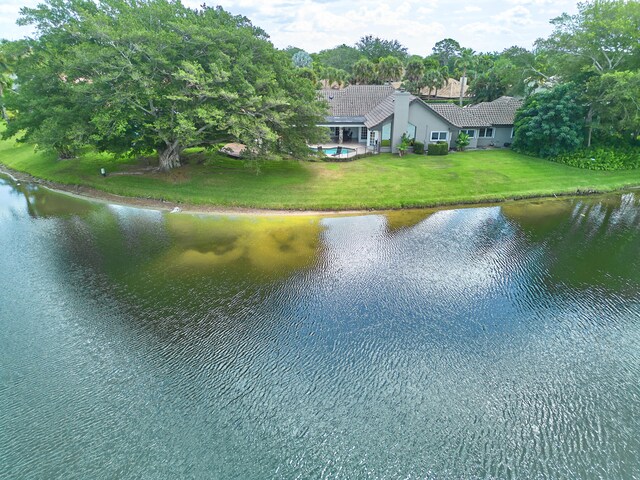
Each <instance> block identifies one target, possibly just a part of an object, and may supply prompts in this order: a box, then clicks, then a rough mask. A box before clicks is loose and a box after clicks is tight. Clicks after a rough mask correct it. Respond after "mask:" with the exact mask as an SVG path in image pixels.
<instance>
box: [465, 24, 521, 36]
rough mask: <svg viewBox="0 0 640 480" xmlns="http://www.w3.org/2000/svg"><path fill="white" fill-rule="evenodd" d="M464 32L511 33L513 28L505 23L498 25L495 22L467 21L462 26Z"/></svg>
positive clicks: (485, 33)
mask: <svg viewBox="0 0 640 480" xmlns="http://www.w3.org/2000/svg"><path fill="white" fill-rule="evenodd" d="M460 30H461V31H463V32H468V33H472V34H484V35H500V34H504V33H511V32H512V30H511V29H510V28H508V27H505V26H504V25H496V23H495V22H473V23H467V24H466V25H463V26H462V27H460Z"/></svg>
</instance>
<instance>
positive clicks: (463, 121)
mask: <svg viewBox="0 0 640 480" xmlns="http://www.w3.org/2000/svg"><path fill="white" fill-rule="evenodd" d="M320 94H321V96H322V97H323V98H324V99H325V100H326V101H327V103H328V104H329V109H330V111H329V115H328V116H327V117H325V119H326V121H325V123H323V124H322V126H325V127H329V128H330V130H331V137H332V138H333V140H334V141H336V142H337V143H339V144H343V143H345V142H358V143H361V144H365V145H366V146H367V147H371V148H380V150H381V151H392V152H394V153H395V152H397V147H398V145H399V144H400V141H401V139H402V135H403V134H405V133H406V134H407V136H409V138H412V139H415V140H417V141H419V142H423V143H425V144H428V143H433V142H436V141H445V142H447V144H448V145H449V147H452V146H455V140H456V139H457V137H458V135H459V133H460V132H461V131H464V132H465V133H467V134H468V135H469V136H470V137H471V138H470V140H471V142H470V145H469V147H470V148H474V147H476V146H484V145H485V143H486V142H485V140H486V136H487V135H488V134H492V135H493V132H494V130H492V129H493V128H494V127H493V124H492V123H491V122H489V121H487V120H484V119H483V118H482V117H481V116H478V115H475V114H474V113H473V112H472V111H471V110H470V109H465V108H460V107H458V106H457V105H453V104H449V103H447V104H443V103H440V104H429V103H425V102H424V101H422V100H421V99H420V98H418V97H416V96H414V95H411V94H410V93H408V92H404V91H400V90H396V89H395V88H394V87H393V86H391V85H350V86H348V87H346V88H343V89H341V90H334V89H325V90H321V91H320ZM492 103H493V102H492ZM514 112H515V110H514ZM501 126H502V125H501ZM511 126H513V121H512V124H511Z"/></svg>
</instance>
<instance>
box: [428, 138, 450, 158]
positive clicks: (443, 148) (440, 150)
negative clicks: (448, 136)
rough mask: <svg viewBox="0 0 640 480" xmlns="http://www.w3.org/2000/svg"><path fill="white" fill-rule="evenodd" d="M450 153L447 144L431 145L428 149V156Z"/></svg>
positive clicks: (440, 142)
mask: <svg viewBox="0 0 640 480" xmlns="http://www.w3.org/2000/svg"><path fill="white" fill-rule="evenodd" d="M448 153H449V145H448V144H447V142H443V141H439V142H438V143H430V144H429V145H428V147H427V155H447V154H448Z"/></svg>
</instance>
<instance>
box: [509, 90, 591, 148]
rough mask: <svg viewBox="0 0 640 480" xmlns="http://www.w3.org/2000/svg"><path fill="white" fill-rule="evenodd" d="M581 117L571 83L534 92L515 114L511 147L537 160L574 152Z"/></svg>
mask: <svg viewBox="0 0 640 480" xmlns="http://www.w3.org/2000/svg"><path fill="white" fill-rule="evenodd" d="M584 118H585V107H584V105H583V104H582V103H581V101H580V94H579V93H578V91H577V90H576V86H575V85H574V84H571V83H565V84H562V85H558V86H557V87H555V88H553V89H551V90H548V91H542V92H538V93H535V94H533V95H531V96H529V97H528V98H527V99H526V100H525V102H524V105H523V106H522V108H521V109H520V110H519V111H518V113H517V114H516V119H515V138H514V141H513V148H514V149H515V150H518V151H520V152H523V153H529V154H532V155H537V156H540V157H553V156H555V155H558V154H560V153H564V152H569V151H571V150H575V149H576V148H578V147H580V146H581V145H582V143H583V141H584Z"/></svg>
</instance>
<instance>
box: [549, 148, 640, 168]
mask: <svg viewBox="0 0 640 480" xmlns="http://www.w3.org/2000/svg"><path fill="white" fill-rule="evenodd" d="M552 160H553V161H554V162H558V163H564V164H565V165H569V166H571V167H578V168H586V169H589V170H631V169H634V168H640V148H637V147H636V148H633V147H617V148H615V147H592V148H581V149H579V150H576V151H573V152H570V153H563V154H561V155H558V156H556V157H553V158H552Z"/></svg>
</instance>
